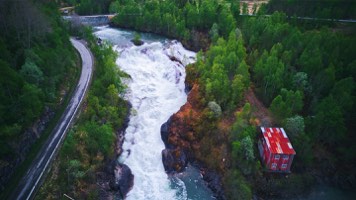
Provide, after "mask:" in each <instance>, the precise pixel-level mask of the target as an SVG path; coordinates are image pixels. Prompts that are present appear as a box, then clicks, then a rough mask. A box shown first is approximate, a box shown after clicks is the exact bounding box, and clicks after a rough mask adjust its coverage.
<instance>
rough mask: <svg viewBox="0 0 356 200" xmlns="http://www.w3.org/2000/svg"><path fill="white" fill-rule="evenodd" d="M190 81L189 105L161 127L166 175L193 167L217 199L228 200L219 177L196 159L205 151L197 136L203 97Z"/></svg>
mask: <svg viewBox="0 0 356 200" xmlns="http://www.w3.org/2000/svg"><path fill="white" fill-rule="evenodd" d="M187 76H188V74H187ZM189 80H190V79H189V78H187V80H186V89H187V90H188V91H187V92H189V94H188V101H187V103H186V104H185V105H183V106H182V107H181V108H180V110H179V111H178V112H177V113H176V114H174V115H173V116H172V117H170V119H169V120H168V121H167V122H166V123H164V124H163V125H162V127H161V138H162V140H163V142H164V144H165V147H166V148H165V149H164V150H163V151H162V161H163V165H164V168H165V170H166V172H167V173H175V172H182V171H184V169H185V167H186V166H187V164H188V163H191V164H192V165H193V166H195V167H197V168H198V169H199V170H200V172H201V175H202V176H203V179H204V180H205V181H206V183H207V185H208V187H209V188H210V189H211V190H212V191H213V192H214V193H215V197H216V198H217V199H226V198H225V195H224V192H223V187H222V183H221V177H220V175H219V174H218V173H217V171H216V170H214V169H209V168H207V165H206V164H204V163H203V162H201V161H199V160H198V159H197V155H199V154H200V151H202V149H203V148H204V147H202V145H204V144H202V143H201V140H200V139H201V138H200V137H201V136H199V135H198V134H197V133H198V132H199V131H197V129H199V123H200V122H199V121H200V119H201V115H202V106H201V103H200V102H201V100H200V99H201V96H200V94H199V85H198V84H197V83H192V82H190V81H189ZM189 90H190V91H189Z"/></svg>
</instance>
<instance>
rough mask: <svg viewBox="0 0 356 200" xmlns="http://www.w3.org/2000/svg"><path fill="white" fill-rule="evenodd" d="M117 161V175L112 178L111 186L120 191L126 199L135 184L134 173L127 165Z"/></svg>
mask: <svg viewBox="0 0 356 200" xmlns="http://www.w3.org/2000/svg"><path fill="white" fill-rule="evenodd" d="M115 163H116V164H115V166H114V174H115V176H114V178H113V179H111V180H110V188H111V189H112V190H114V191H118V192H119V193H120V195H121V196H122V198H123V199H124V198H125V197H126V195H127V193H128V192H129V191H130V190H131V189H132V186H133V184H134V175H133V174H132V172H131V169H130V168H129V167H128V166H127V165H125V164H121V163H118V162H115Z"/></svg>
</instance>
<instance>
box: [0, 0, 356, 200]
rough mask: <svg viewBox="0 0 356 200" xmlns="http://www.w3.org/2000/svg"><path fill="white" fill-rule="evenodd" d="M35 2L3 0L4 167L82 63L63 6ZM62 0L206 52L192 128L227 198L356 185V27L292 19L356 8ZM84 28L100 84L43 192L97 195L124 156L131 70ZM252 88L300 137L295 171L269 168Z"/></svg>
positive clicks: (193, 73) (197, 78)
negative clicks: (105, 174) (260, 145)
mask: <svg viewBox="0 0 356 200" xmlns="http://www.w3.org/2000/svg"><path fill="white" fill-rule="evenodd" d="M19 2H20V3H19ZM35 2H37V3H31V2H29V1H26V0H23V1H14V2H12V1H1V2H0V22H1V23H0V28H1V30H3V31H2V32H1V33H0V50H1V52H2V53H1V54H0V70H1V73H0V76H1V77H0V83H1V84H0V87H1V90H0V97H1V101H0V129H1V133H0V158H1V165H0V166H1V167H2V166H4V165H6V163H7V160H6V159H8V157H9V155H10V154H11V153H13V145H14V142H15V141H16V140H17V139H18V138H19V137H21V134H22V133H23V132H24V130H25V129H27V128H28V127H30V126H31V124H32V123H33V122H34V121H35V120H36V119H38V118H39V117H40V116H41V114H42V113H43V112H44V110H46V109H47V107H49V108H52V107H55V106H56V105H57V104H58V102H59V99H60V92H61V89H63V87H65V86H63V85H62V84H61V83H63V82H66V81H65V80H66V77H67V76H66V75H67V74H70V73H71V72H73V71H72V68H73V66H75V54H74V50H73V49H72V47H71V45H70V43H69V40H68V37H69V33H68V29H66V28H65V25H64V24H63V23H62V21H61V20H60V16H59V13H58V12H57V11H54V10H55V9H56V8H57V6H58V5H56V4H52V3H48V1H46V0H42V1H35ZM60 2H61V3H62V5H65V6H70V5H76V12H77V13H78V14H83V15H84V14H100V13H108V12H110V13H118V15H116V16H115V17H114V18H113V20H112V25H113V26H116V27H121V28H129V29H134V30H137V31H143V32H152V33H157V34H161V35H164V36H167V37H169V38H175V39H178V40H180V41H182V43H183V44H184V45H185V46H186V47H187V48H189V49H192V50H196V51H199V53H198V55H197V62H196V63H195V64H193V65H190V66H188V67H187V83H188V85H190V86H193V85H194V84H195V85H198V86H199V87H197V88H198V91H197V95H196V97H197V99H198V100H197V104H196V105H195V106H196V107H197V110H199V112H201V115H199V116H201V118H200V119H197V121H198V123H197V124H196V125H195V127H193V130H194V134H195V136H196V138H197V140H198V142H199V144H200V145H201V146H202V148H200V149H199V150H196V151H195V152H193V154H194V156H195V159H196V160H198V161H199V162H201V163H203V165H204V166H206V167H208V168H210V169H213V170H215V171H217V172H218V173H219V174H220V175H221V181H222V184H223V188H224V192H225V196H226V198H227V199H252V198H253V196H256V195H257V196H258V197H262V198H267V199H268V198H288V197H294V196H296V195H301V194H305V193H307V192H308V191H309V190H310V188H311V187H312V186H314V185H315V184H317V183H320V182H322V183H325V184H328V185H332V186H336V187H339V188H343V189H354V188H355V181H356V180H355V177H356V171H355V170H354V169H355V167H356V166H355V162H354V161H355V160H356V157H355V156H356V145H355V143H354V141H355V134H354V132H353V130H354V129H355V128H356V127H355V124H356V116H355V115H356V114H355V112H354V111H355V110H356V107H355V106H356V105H355V103H354V102H355V98H356V93H355V92H356V88H355V78H356V58H355V55H356V49H355V48H354V47H355V46H356V37H355V26H354V25H349V24H340V23H335V22H328V23H319V22H318V21H312V22H303V21H301V20H296V19H293V18H290V16H299V17H302V16H303V17H304V16H305V17H317V18H328V19H329V18H330V19H352V18H353V19H355V13H356V5H355V3H353V2H349V1H337V0H327V1H321V0H320V1H297V0H289V1H283V0H271V1H270V2H269V3H268V4H267V5H264V6H262V7H261V8H260V10H259V11H258V12H257V13H256V14H257V15H256V16H254V17H249V16H241V15H240V14H241V13H244V12H246V11H244V10H246V6H242V7H241V6H240V2H239V1H235V0H223V1H221V0H209V1H202V0H166V1H157V0H152V1H142V0H101V1H94V0H62V1H60ZM40 3H42V4H40ZM25 8H26V9H25ZM12 10H17V11H18V12H11V11H12ZM266 14H267V16H266ZM71 31H73V30H71ZM77 33H78V32H76V34H77ZM81 33H82V34H83V36H84V38H85V39H87V40H88V42H89V45H90V47H91V50H92V51H93V53H94V56H95V57H96V59H97V60H96V71H95V75H94V81H93V82H92V86H91V89H90V92H89V96H88V99H87V102H86V103H85V105H84V108H83V111H82V114H81V117H80V119H79V120H78V122H77V124H76V125H75V126H74V127H73V129H72V130H71V131H70V132H69V133H68V136H67V138H66V140H65V142H64V144H63V147H62V149H61V151H60V152H59V158H58V159H57V160H56V162H55V166H56V167H55V169H56V170H60V171H62V172H64V173H62V174H61V175H60V176H56V175H55V174H54V175H52V176H49V177H48V180H50V181H48V180H47V181H46V182H45V184H44V186H43V187H42V189H41V190H40V191H39V195H38V198H39V199H42V198H48V199H51V198H57V197H58V196H59V195H61V194H62V192H63V191H65V192H68V193H69V194H73V196H75V197H78V198H87V199H96V198H97V197H98V191H97V190H95V177H96V176H95V173H96V172H98V171H100V170H102V167H103V166H102V164H103V163H105V162H107V161H108V160H109V159H110V157H112V156H113V155H114V154H115V152H114V145H115V144H114V141H115V139H116V138H115V137H116V135H115V133H116V131H117V130H118V129H120V128H121V127H122V125H123V123H124V120H125V117H126V115H127V111H128V110H127V105H126V102H125V101H123V100H122V99H121V98H120V97H119V96H118V95H117V94H118V93H119V94H121V93H123V92H124V89H125V86H124V85H123V84H122V83H121V81H120V77H125V76H126V75H125V74H123V72H121V71H119V70H117V67H116V64H115V60H116V55H115V53H114V52H113V50H112V49H111V47H110V45H103V46H102V47H98V46H97V45H95V38H94V37H93V36H92V35H91V30H89V29H85V30H81ZM251 93H252V94H253V95H255V96H256V97H257V98H258V99H259V101H261V102H262V105H263V106H264V107H265V108H266V109H267V111H268V114H269V116H268V117H270V118H271V121H270V122H267V125H271V126H282V127H284V128H285V129H286V131H287V132H288V135H289V137H290V140H291V142H292V143H293V146H294V148H295V150H296V152H297V156H296V157H295V160H294V162H293V165H292V169H291V170H292V173H291V174H289V175H288V176H284V175H273V174H272V175H271V174H266V173H264V167H263V166H262V165H261V163H260V161H259V155H258V151H257V135H258V134H259V133H258V131H257V128H256V127H257V126H258V125H261V123H264V122H261V119H259V117H258V116H257V115H256V112H258V110H257V107H255V105H254V104H252V103H251V102H249V100H248V96H249V95H251ZM268 123H270V124H268ZM225 158H227V159H226V162H225V163H224V164H222V163H221V162H219V161H220V160H223V159H225ZM48 191H51V195H49V196H48V194H49V192H48Z"/></svg>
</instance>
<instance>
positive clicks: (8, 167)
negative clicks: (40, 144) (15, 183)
mask: <svg viewBox="0 0 356 200" xmlns="http://www.w3.org/2000/svg"><path fill="white" fill-rule="evenodd" d="M54 114H55V113H54V112H53V110H52V109H50V108H49V107H45V111H44V113H43V114H42V116H41V117H40V118H39V119H38V120H37V121H36V122H35V123H34V124H33V125H32V126H31V127H29V128H28V129H27V130H26V131H25V132H24V133H23V134H22V135H21V136H20V138H19V139H18V140H16V141H14V142H13V143H11V144H10V146H11V150H12V151H13V152H14V154H11V155H9V156H6V157H4V158H3V160H1V161H0V177H1V178H0V191H2V190H3V188H4V186H5V185H6V184H7V182H8V180H9V179H10V178H11V177H12V175H13V173H14V171H15V170H16V168H17V167H18V166H19V165H20V164H21V163H22V162H23V161H24V160H25V158H26V156H27V154H28V152H29V151H30V148H31V146H32V144H33V143H34V142H36V140H37V139H38V138H39V137H40V136H41V134H42V133H43V131H44V129H45V128H46V126H47V124H48V122H49V121H50V120H51V119H52V118H53V116H54Z"/></svg>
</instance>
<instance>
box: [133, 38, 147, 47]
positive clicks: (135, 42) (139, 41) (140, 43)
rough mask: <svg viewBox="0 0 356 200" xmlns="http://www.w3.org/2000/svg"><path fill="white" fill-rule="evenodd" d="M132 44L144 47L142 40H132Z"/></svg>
mask: <svg viewBox="0 0 356 200" xmlns="http://www.w3.org/2000/svg"><path fill="white" fill-rule="evenodd" d="M131 42H132V43H133V44H134V45H135V46H141V45H143V43H144V42H143V41H142V40H134V39H133V40H131Z"/></svg>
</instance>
